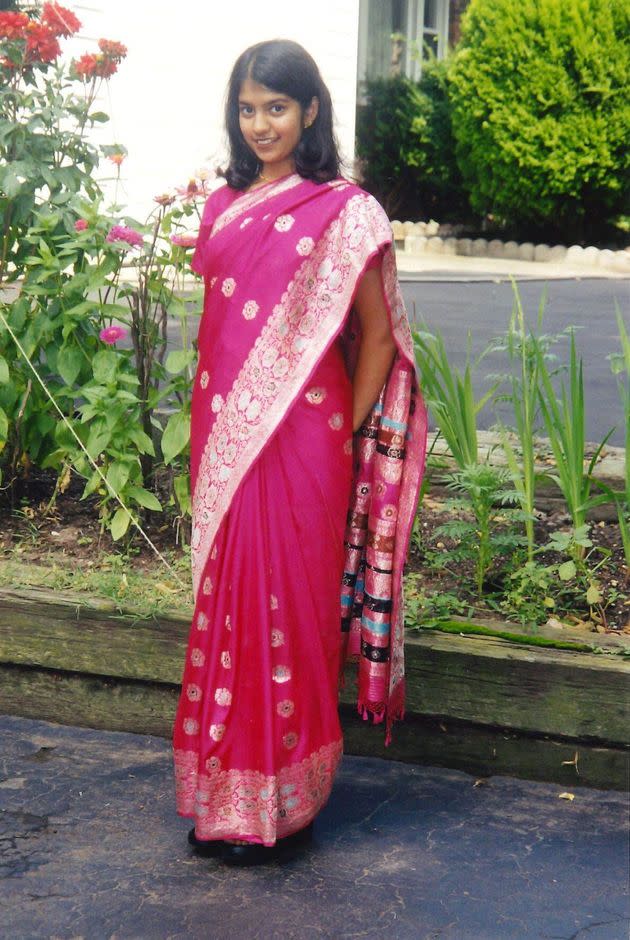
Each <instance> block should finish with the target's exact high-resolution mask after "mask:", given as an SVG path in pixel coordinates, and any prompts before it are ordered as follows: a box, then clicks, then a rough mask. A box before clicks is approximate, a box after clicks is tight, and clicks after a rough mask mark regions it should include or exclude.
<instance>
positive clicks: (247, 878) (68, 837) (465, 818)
mask: <svg viewBox="0 0 630 940" xmlns="http://www.w3.org/2000/svg"><path fill="white" fill-rule="evenodd" d="M374 732H375V733H377V734H378V733H381V732H380V730H379V729H377V728H375V729H374ZM559 793H560V789H559V787H557V786H554V785H548V784H540V783H530V782H523V781H520V780H513V779H511V778H508V777H493V778H490V779H489V780H488V781H485V782H477V783H476V781H475V780H474V779H473V778H472V777H470V776H468V775H467V774H464V773H460V772H457V771H450V770H444V769H435V768H432V767H417V766H410V765H406V764H400V763H394V762H389V761H381V760H378V759H366V758H357V757H344V760H343V763H342V767H341V769H340V771H339V773H338V776H337V778H336V782H335V787H334V790H333V794H332V797H331V799H330V801H329V803H328V805H327V806H326V807H325V809H324V810H323V811H322V813H321V814H320V815H319V817H318V819H317V821H316V826H315V833H316V835H315V840H314V844H313V846H312V847H311V848H310V849H309V850H308V852H307V853H306V854H304V855H302V856H301V857H299V858H296V859H294V860H292V861H290V862H288V863H285V864H283V865H281V864H279V863H277V862H276V863H273V864H272V865H270V866H263V867H260V868H250V869H233V868H227V867H225V866H223V865H222V864H221V863H220V862H217V861H215V860H209V859H200V858H197V857H196V856H194V855H192V853H191V850H190V849H189V847H188V845H187V842H186V833H187V831H188V828H189V826H190V822H189V821H188V820H185V819H181V818H179V817H177V816H176V815H175V811H174V804H173V785H172V774H171V751H170V742H169V741H165V740H162V739H159V738H153V737H144V736H141V735H133V734H122V733H116V732H103V731H92V730H86V729H81V728H72V727H63V726H61V725H54V724H48V723H46V722H43V721H31V720H27V719H22V718H7V717H4V718H0V869H1V870H2V873H3V876H4V877H3V881H2V882H0V936H1V937H2V938H11V940H39V938H55V940H66V938H67V940H70V938H72V940H80V938H85V940H101V938H108V940H131V938H134V940H135V938H150V940H162V938H164V940H175V938H177V940H179V938H181V940H188V938H190V940H197V938H199V940H250V938H252V940H254V938H255V940H276V938H277V940H292V938H296V940H297V938H299V940H308V938H334V940H358V938H361V940H369V938H374V940H381V938H395V940H397V938H401V940H438V938H439V940H508V938H515V940H516V938H518V940H530V938H532V940H533V938H545V940H547V938H548V940H565V938H566V940H578V938H579V940H627V936H628V919H627V918H628V904H627V900H628V899H627V895H625V889H626V885H627V876H628V862H627V849H628V839H627V832H626V831H625V828H624V827H625V824H626V800H625V797H624V795H623V794H620V793H612V792H601V791H595V790H586V789H577V790H576V792H575V798H574V800H573V801H570V800H567V799H561V798H559Z"/></svg>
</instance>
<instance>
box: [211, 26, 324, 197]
mask: <svg viewBox="0 0 630 940" xmlns="http://www.w3.org/2000/svg"><path fill="white" fill-rule="evenodd" d="M248 78H249V79H251V80H252V81H254V82H258V84H259V85H264V86H265V87H266V88H269V89H270V90H271V91H277V92H279V93H280V94H283V95H288V96H289V97H290V98H293V99H294V100H295V101H297V102H298V104H299V105H300V107H301V109H302V113H304V111H305V110H306V108H308V106H309V105H310V103H311V101H312V99H313V98H317V99H318V100H319V110H318V112H317V117H316V119H315V121H314V122H313V123H312V124H311V126H310V127H308V128H305V129H304V130H303V131H302V137H301V138H300V141H299V143H298V145H297V147H296V148H295V151H294V153H293V156H294V159H295V169H296V171H297V172H298V173H299V174H300V176H303V177H304V178H305V179H310V180H314V181H315V182H316V183H326V182H328V181H329V180H332V179H335V178H336V177H337V176H339V171H340V158H339V148H338V145H337V140H336V138H335V133H334V131H333V108H332V101H331V98H330V92H329V91H328V88H327V87H326V85H325V84H324V81H323V79H322V77H321V75H320V74H319V69H318V68H317V65H316V63H315V61H314V59H313V58H312V57H311V56H310V55H309V54H308V52H307V51H306V49H304V48H303V47H302V46H300V45H299V43H297V42H292V41H291V40H289V39H272V40H269V41H268V42H259V43H257V44H256V45H255V46H250V47H249V49H246V50H245V52H243V53H241V55H240V56H239V57H238V59H237V60H236V62H235V63H234V68H233V69H232V74H231V75H230V81H229V84H228V89H227V98H226V103H225V126H226V130H227V135H228V142H229V163H228V166H227V169H226V170H224V171H222V175H223V176H225V178H226V180H227V182H228V185H229V186H231V187H232V189H246V188H247V187H248V186H249V185H250V184H251V183H253V181H254V180H255V179H256V177H257V176H258V174H259V173H260V171H261V169H262V164H261V163H260V161H259V160H258V158H257V157H256V155H255V154H254V153H253V152H252V151H251V150H250V148H249V147H248V146H247V144H246V143H245V140H244V138H243V135H242V133H241V128H240V125H239V107H238V99H239V94H240V91H241V85H242V84H243V82H244V81H245V80H246V79H248Z"/></svg>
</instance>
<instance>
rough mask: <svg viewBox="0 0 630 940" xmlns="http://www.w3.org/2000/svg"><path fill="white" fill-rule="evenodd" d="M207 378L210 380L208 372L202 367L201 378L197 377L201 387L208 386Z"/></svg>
mask: <svg viewBox="0 0 630 940" xmlns="http://www.w3.org/2000/svg"><path fill="white" fill-rule="evenodd" d="M209 380H210V376H209V375H208V373H207V372H206V370H205V369H204V370H203V372H202V373H201V378H200V379H199V384H200V385H201V387H202V388H207V387H208V382H209Z"/></svg>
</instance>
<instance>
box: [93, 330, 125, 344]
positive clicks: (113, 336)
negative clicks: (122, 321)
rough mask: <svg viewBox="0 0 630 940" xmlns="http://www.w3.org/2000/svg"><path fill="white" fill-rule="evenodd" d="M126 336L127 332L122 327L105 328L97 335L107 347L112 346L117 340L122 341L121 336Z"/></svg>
mask: <svg viewBox="0 0 630 940" xmlns="http://www.w3.org/2000/svg"><path fill="white" fill-rule="evenodd" d="M126 335H127V330H126V329H124V327H122V326H106V327H105V329H104V330H101V332H100V333H99V334H98V338H99V339H102V340H103V342H104V343H107V345H108V346H113V345H114V343H116V342H118V340H119V339H122V338H123V336H126Z"/></svg>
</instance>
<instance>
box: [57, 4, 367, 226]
mask: <svg viewBox="0 0 630 940" xmlns="http://www.w3.org/2000/svg"><path fill="white" fill-rule="evenodd" d="M66 5H67V6H68V7H69V8H71V9H72V10H73V11H74V12H75V13H76V15H77V16H78V17H79V19H80V20H81V22H82V24H83V26H82V29H81V31H80V33H79V35H78V36H76V37H75V38H74V39H72V40H69V41H67V42H66V44H65V47H66V49H67V50H68V53H69V54H70V55H75V56H76V55H79V54H81V53H82V52H86V51H89V52H91V51H98V50H97V45H96V43H97V40H98V39H99V38H101V37H103V38H106V39H115V40H118V41H120V42H123V43H124V44H125V45H126V46H127V47H128V56H127V58H126V59H125V61H124V62H123V63H122V65H121V66H120V69H119V72H118V73H117V74H116V75H115V76H113V78H112V79H110V81H109V84H108V85H106V84H105V83H104V84H103V94H102V108H103V110H104V111H106V112H107V113H108V114H109V115H110V117H111V121H110V123H109V124H106V125H105V126H104V127H103V128H102V129H101V128H97V129H96V130H95V132H94V136H95V138H97V139H98V140H100V141H101V142H102V143H112V142H116V143H120V144H123V145H124V146H125V147H126V148H127V149H128V151H129V155H128V157H127V159H126V160H125V162H124V163H123V165H122V167H121V184H120V186H119V189H118V200H119V202H122V203H124V204H125V205H126V207H127V211H128V212H129V213H130V214H131V215H134V216H135V217H137V218H139V219H143V218H144V217H145V216H146V215H147V214H148V212H149V211H150V209H151V208H152V200H153V197H154V196H155V195H157V194H159V193H162V192H165V191H168V190H170V189H172V188H173V187H174V186H176V185H185V184H186V182H187V180H188V178H189V176H190V174H191V173H192V172H194V171H195V170H196V169H197V168H199V167H202V166H206V167H211V168H212V167H214V166H216V165H217V163H219V162H220V161H221V160H222V158H223V156H224V153H225V151H224V136H223V113H222V112H223V98H224V92H225V87H226V84H227V79H228V76H229V72H230V69H231V67H232V65H233V63H234V60H235V59H236V57H237V56H238V54H239V53H240V52H241V51H242V50H243V49H245V48H246V47H247V46H249V45H251V44H252V43H255V42H260V41H261V40H264V39H273V38H276V37H282V38H288V39H294V40H296V41H297V42H300V43H302V45H304V46H305V47H306V48H307V49H308V51H309V52H310V53H311V54H312V55H313V57H314V58H315V60H316V61H317V63H318V65H319V67H320V69H321V72H322V75H323V77H324V80H325V81H326V82H327V84H328V86H329V88H330V90H331V94H332V98H333V103H334V106H335V113H336V118H337V132H338V136H339V140H340V144H341V149H342V151H343V154H344V157H345V158H346V160H347V161H348V166H349V167H351V165H352V159H353V156H354V124H355V106H356V73H357V42H358V25H359V0H319V2H318V3H316V4H311V3H308V4H306V3H296V2H295V0H277V2H270V3H265V4H261V3H260V0H234V2H231V3H230V2H229V0H228V2H224V3H221V4H215V3H212V2H207V3H202V2H195V0H178V2H176V3H172V2H168V3H167V2H164V0H157V2H155V0H154V2H149V0H96V2H93V3H81V2H76V3H72V2H68V0H66ZM114 171H115V168H114V167H113V166H112V168H111V171H110V170H109V167H108V166H107V165H106V162H105V163H103V164H102V166H101V174H102V175H113V173H114ZM105 185H107V184H105ZM110 186H111V184H110ZM108 191H109V193H110V194H113V188H110V189H109V190H108Z"/></svg>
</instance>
